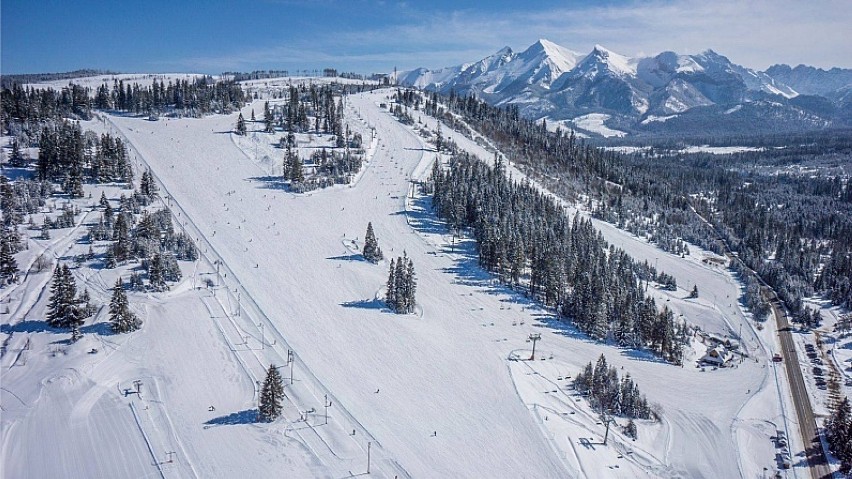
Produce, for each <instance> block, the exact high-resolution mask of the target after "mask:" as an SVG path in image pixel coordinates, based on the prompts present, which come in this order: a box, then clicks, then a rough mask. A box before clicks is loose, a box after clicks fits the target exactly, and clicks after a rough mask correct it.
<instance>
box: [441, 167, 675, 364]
mask: <svg viewBox="0 0 852 479" xmlns="http://www.w3.org/2000/svg"><path fill="white" fill-rule="evenodd" d="M431 181H432V185H431V188H433V191H434V196H433V205H434V208H435V211H436V212H437V214H438V215H439V216H440V217H441V218H443V219H444V220H446V221H447V222H448V223H449V225H450V226H451V227H452V228H453V229H455V230H457V231H460V230H462V229H467V228H470V229H471V230H472V235H473V237H474V238H475V239H476V243H477V249H478V252H479V264H480V265H481V266H482V267H483V268H484V269H486V270H488V271H491V272H493V273H495V274H496V275H497V277H498V278H500V280H501V281H502V282H504V283H506V284H509V285H511V286H513V287H515V288H520V289H522V290H523V291H525V292H526V293H527V294H528V295H529V296H530V297H531V298H534V299H536V300H539V301H541V302H543V303H544V304H545V305H547V306H550V307H554V308H556V309H557V310H558V311H559V312H560V313H562V315H563V316H564V317H565V318H567V319H568V320H570V321H571V322H572V323H573V324H574V325H575V326H576V327H577V328H578V329H579V330H581V331H583V332H584V333H586V334H588V335H589V336H591V337H592V338H595V339H599V340H604V339H608V338H612V339H613V340H615V341H616V342H617V343H618V344H620V345H623V346H628V347H633V348H648V349H650V350H652V351H653V352H654V353H656V354H657V355H659V356H660V357H662V358H664V359H665V360H666V361H670V362H672V363H678V364H679V363H681V362H682V360H683V345H684V344H686V343H687V342H688V341H689V338H690V336H691V332H690V328H689V327H688V326H687V325H686V324H684V323H682V322H679V321H677V320H676V319H675V318H674V315H673V314H672V312H671V311H669V310H668V309H667V308H664V309H662V310H659V309H658V308H657V306H656V304H655V302H654V300H653V299H652V298H651V297H649V296H646V294H645V292H644V290H645V288H646V287H647V284H648V282H650V281H657V280H658V277H659V275H658V274H657V272H656V270H655V269H654V268H652V267H651V266H649V265H648V264H646V263H642V264H640V263H637V262H635V261H634V260H633V259H632V258H631V257H630V256H628V255H627V254H626V253H625V252H624V251H622V250H621V249H618V248H615V247H614V246H611V245H608V244H607V243H606V241H604V239H603V237H602V236H601V235H600V233H599V232H598V231H597V230H596V229H595V228H594V227H593V226H592V223H591V221H589V220H585V219H583V218H581V217H579V216H574V217H573V218H570V217H569V216H568V215H567V214H566V213H565V212H564V211H563V209H562V208H561V207H560V206H559V205H558V204H557V203H556V202H555V201H554V200H553V199H552V198H550V197H548V196H546V195H544V194H543V193H541V192H540V191H538V190H537V189H536V188H534V187H533V186H531V185H529V184H528V183H518V182H516V181H512V180H510V179H509V178H508V177H507V176H506V173H505V171H504V169H503V166H502V163H501V162H500V161H499V160H498V161H497V165H496V167H495V168H492V167H490V166H488V165H486V164H485V163H484V162H482V161H480V160H478V159H475V158H473V157H471V156H469V155H467V154H466V153H459V154H457V155H456V156H454V157H453V159H452V160H451V161H450V164H449V167H448V168H447V169H446V170H444V169H443V168H441V167H440V166H439V165H438V164H437V163H435V165H434V167H433V170H432V178H431Z"/></svg>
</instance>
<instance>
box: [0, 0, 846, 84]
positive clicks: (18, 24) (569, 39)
mask: <svg viewBox="0 0 852 479" xmlns="http://www.w3.org/2000/svg"><path fill="white" fill-rule="evenodd" d="M0 15H1V16H0V22H2V28H1V29H0V41H2V43H0V54H1V55H0V56H1V57H2V58H0V60H2V64H0V71H2V72H3V73H25V72H30V73H31V72H53V71H68V70H74V69H78V68H99V69H110V70H115V71H121V72H136V71H145V72H177V71H180V72H183V71H193V72H204V73H220V72H222V71H228V70H238V71H250V70H255V69H273V68H274V69H290V70H295V69H317V68H323V67H335V68H338V69H339V70H342V71H356V72H360V73H371V72H385V71H390V70H392V69H393V68H394V67H395V66H396V67H398V68H399V69H401V70H402V69H409V68H414V67H417V66H426V67H440V66H446V65H453V64H458V63H462V62H465V61H472V60H476V59H479V58H481V57H483V56H485V55H488V54H490V53H493V52H495V51H497V50H498V49H500V48H502V47H503V46H506V45H508V46H510V47H512V48H513V49H515V50H518V51H519V50H522V49H524V48H525V47H527V46H528V45H530V44H532V43H533V42H535V41H536V40H537V39H538V38H547V39H549V40H551V41H554V42H556V43H558V44H560V45H563V46H565V47H568V48H570V49H572V50H575V51H579V52H583V53H585V52H587V51H589V50H591V48H592V47H593V46H594V45H595V44H601V45H604V46H606V47H607V48H609V49H611V50H614V51H616V52H619V53H622V54H624V55H628V56H634V55H650V54H656V53H659V52H661V51H664V50H673V51H676V52H678V53H697V52H700V51H703V50H705V49H707V48H712V49H714V50H716V51H717V52H719V53H721V54H723V55H726V56H728V57H729V58H730V59H731V60H732V61H734V62H737V63H740V64H743V65H745V66H749V67H753V68H759V69H764V68H766V67H768V66H769V65H772V64H774V63H789V64H792V65H797V64H799V63H805V64H810V65H814V66H819V67H831V66H840V67H847V68H849V67H852V41H850V36H849V34H848V30H849V28H850V25H852V1H850V0H813V1H808V2H805V1H795V0H774V1H765V0H753V1H739V0H715V1H707V0H673V1H655V0H652V1H641V2H640V1H626V0H611V1H565V0H563V1H555V0H554V1H548V0H545V1H523V0H514V1H508V0H490V1H479V2H465V1H448V0H432V1H407V2H394V1H389V0H385V1H375V0H349V1H336V0H315V1H310V0H245V1H236V0H205V1H195V0H171V1H161V0H147V1H139V0H135V1H132V2H131V1H124V0H113V1H104V0H100V1H99V0H54V1H50V0H2V2H0Z"/></svg>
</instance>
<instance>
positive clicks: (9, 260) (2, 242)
mask: <svg viewBox="0 0 852 479" xmlns="http://www.w3.org/2000/svg"><path fill="white" fill-rule="evenodd" d="M14 253H15V251H14V246H13V245H12V240H11V235H10V233H8V232H7V231H6V228H0V285H6V284H9V283H14V282H16V281H17V280H18V262H17V260H15V255H14Z"/></svg>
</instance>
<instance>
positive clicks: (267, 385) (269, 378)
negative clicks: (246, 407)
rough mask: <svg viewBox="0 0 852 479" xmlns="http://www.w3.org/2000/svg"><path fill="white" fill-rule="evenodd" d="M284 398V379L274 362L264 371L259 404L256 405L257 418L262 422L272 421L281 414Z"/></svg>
mask: <svg viewBox="0 0 852 479" xmlns="http://www.w3.org/2000/svg"><path fill="white" fill-rule="evenodd" d="M283 399H284V381H282V379H281V374H280V373H279V372H278V368H276V367H275V365H274V364H272V365H270V366H269V369H268V370H267V371H266V379H265V380H264V381H263V388H261V390H260V405H259V406H258V408H257V409H258V414H257V415H258V419H260V420H261V421H264V422H272V421H274V420H276V419H278V417H279V416H280V415H281V410H282V409H283V406H282V404H281V401H282V400H283Z"/></svg>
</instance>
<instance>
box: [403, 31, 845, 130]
mask: <svg viewBox="0 0 852 479" xmlns="http://www.w3.org/2000/svg"><path fill="white" fill-rule="evenodd" d="M398 81H399V83H400V84H402V85H407V86H416V87H419V88H423V89H426V90H432V91H438V92H440V93H450V92H451V91H452V92H455V93H456V94H458V95H468V94H472V95H475V96H476V97H478V98H481V99H483V100H486V101H488V102H490V103H492V104H497V105H514V106H517V108H518V109H519V111H520V113H521V114H522V115H524V116H526V117H529V118H535V119H539V118H546V119H548V121H552V120H555V121H564V120H571V119H576V118H578V117H583V118H584V117H586V116H587V115H590V114H593V115H595V116H596V117H602V118H604V120H605V121H606V122H607V125H608V126H609V127H612V128H617V129H618V130H620V131H624V132H627V133H631V134H648V133H658V134H659V133H677V134H683V133H699V132H700V133H709V134H726V133H732V132H737V133H744V132H754V133H758V132H767V131H773V132H778V131H803V130H812V129H822V128H832V127H846V126H852V70H850V69H840V68H832V69H831V70H823V69H818V68H814V67H809V66H804V65H799V66H797V67H795V68H792V67H790V66H788V65H775V66H772V67H770V68H768V69H767V70H766V71H755V70H752V69H750V68H747V67H744V66H741V65H737V64H734V63H732V62H731V61H730V60H729V59H728V58H727V57H725V56H724V55H721V54H719V53H716V52H714V51H713V50H706V51H704V52H702V53H699V54H697V55H680V54H677V53H674V52H662V53H660V54H658V55H656V56H653V57H639V58H630V57H626V56H623V55H620V54H618V53H616V52H613V51H611V50H608V49H606V48H605V47H603V46H600V45H596V46H595V47H594V48H593V49H592V51H591V52H589V53H588V54H582V53H578V52H576V51H573V50H570V49H568V48H566V47H563V46H561V45H557V44H555V43H553V42H551V41H548V40H544V39H542V40H539V41H537V42H535V43H534V44H532V45H531V46H530V47H529V48H527V49H526V50H524V51H523V52H520V53H516V52H514V51H513V50H512V49H511V48H509V47H505V48H503V49H501V50H499V51H498V52H496V53H494V54H493V55H490V56H488V57H485V58H483V59H482V60H479V61H477V62H473V63H465V64H462V65H457V66H452V67H446V68H440V69H437V70H429V69H426V68H418V69H416V70H411V71H405V72H401V73H400V74H399V76H398ZM602 115H603V116H602ZM578 123H579V122H578ZM575 125H576V123H575Z"/></svg>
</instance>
